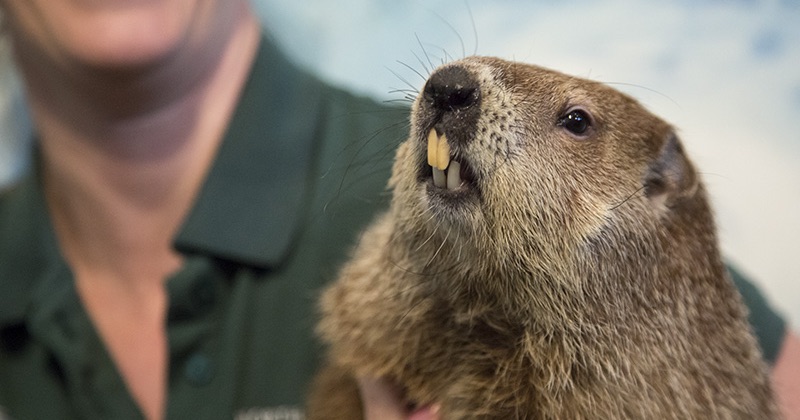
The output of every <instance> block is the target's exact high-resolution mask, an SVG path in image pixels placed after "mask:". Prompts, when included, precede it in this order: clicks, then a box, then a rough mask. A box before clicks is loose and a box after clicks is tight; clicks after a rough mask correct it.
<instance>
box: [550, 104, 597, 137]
mask: <svg viewBox="0 0 800 420" xmlns="http://www.w3.org/2000/svg"><path fill="white" fill-rule="evenodd" d="M558 126H560V127H564V128H565V129H567V130H568V131H569V132H570V133H572V134H575V135H576V136H583V135H585V134H586V133H587V132H588V131H589V128H590V127H591V126H592V118H591V117H590V116H589V113H588V112H586V111H584V110H582V109H571V110H569V111H568V112H567V113H566V114H565V115H564V116H563V117H561V118H559V119H558Z"/></svg>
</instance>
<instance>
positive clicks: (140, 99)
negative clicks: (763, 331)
mask: <svg viewBox="0 0 800 420" xmlns="http://www.w3.org/2000/svg"><path fill="white" fill-rule="evenodd" d="M0 11H1V12H2V14H3V17H4V21H5V25H6V29H7V35H8V36H9V37H10V40H11V42H12V44H13V47H14V53H15V60H16V63H17V65H18V67H19V69H20V71H21V74H22V76H23V80H24V84H25V88H26V93H27V99H28V103H29V105H30V111H31V115H32V118H33V123H34V127H35V137H36V139H35V140H36V141H35V150H34V165H33V168H32V170H31V171H30V173H29V174H27V175H26V177H25V178H23V179H22V180H21V181H20V182H19V183H17V184H16V185H15V186H13V187H11V188H10V189H9V190H8V191H5V192H4V193H3V194H2V197H1V198H0V417H2V416H3V415H7V416H9V417H10V418H14V419H28V418H37V419H38V418H147V419H162V418H214V419H216V418H231V417H235V418H238V419H248V418H281V419H295V418H302V416H303V413H302V404H303V398H304V395H305V390H306V386H307V384H308V382H309V380H310V378H311V377H312V376H313V373H314V370H315V367H316V366H317V363H318V360H317V358H318V354H319V351H318V350H319V349H318V345H317V343H316V342H315V341H314V340H313V337H312V336H313V334H312V330H313V322H314V307H313V305H314V299H315V297H316V296H317V294H318V292H319V289H320V287H321V286H322V285H323V284H324V282H325V281H326V280H329V279H330V278H331V277H332V276H333V275H334V274H335V271H336V267H337V265H338V264H339V263H341V262H342V260H343V259H344V258H346V256H347V250H348V247H349V246H350V245H351V244H352V243H353V240H354V238H355V235H356V234H357V232H358V231H359V229H360V228H361V227H362V226H363V225H364V224H365V223H366V222H368V221H369V220H370V216H371V215H372V214H374V212H375V211H376V209H379V208H382V207H383V206H385V202H386V199H387V195H386V193H383V192H382V191H383V189H384V186H385V182H386V179H387V178H388V174H389V170H390V165H391V157H392V154H393V150H394V148H395V146H396V145H397V144H398V143H399V142H400V141H401V140H403V139H404V137H405V134H406V132H407V128H408V127H407V109H406V108H403V107H390V106H387V105H380V104H377V103H375V102H373V101H372V100H370V99H367V98H363V97H359V96H356V95H353V94H350V93H348V92H346V91H344V90H341V89H337V88H334V87H331V86H329V85H327V84H325V83H323V82H321V81H320V80H318V79H317V78H315V77H314V76H313V75H311V74H309V73H307V72H306V71H304V70H303V69H300V68H298V67H296V66H294V65H293V64H291V63H290V62H289V61H288V60H287V59H286V58H285V57H284V56H283V55H282V54H281V53H280V51H279V50H278V49H277V48H276V46H275V45H274V43H273V42H272V40H271V39H270V37H269V35H267V34H266V33H265V32H264V31H262V28H261V27H260V25H259V23H258V21H257V19H256V18H255V16H254V14H253V12H252V10H251V9H250V6H249V3H248V1H246V0H154V1H147V2H124V1H122V2H121V1H105V2H86V1H84V0H64V1H60V2H53V1H49V0H28V1H24V2H22V1H12V0H0ZM767 313H768V314H771V312H769V311H767ZM768 318H769V319H773V321H775V319H777V321H775V322H777V323H778V324H777V325H778V327H777V328H772V330H775V329H777V330H779V331H780V333H779V334H778V336H777V337H772V338H770V339H768V340H767V342H768V343H771V344H769V345H770V346H772V347H781V350H780V351H779V353H776V354H780V356H779V357H778V362H777V364H776V365H775V377H776V380H777V378H779V377H781V376H780V375H781V372H783V371H784V370H785V369H786V366H788V367H789V369H792V368H796V367H797V360H798V359H800V356H798V354H800V349H798V345H797V340H796V337H795V336H794V335H791V334H790V335H788V337H789V338H786V339H781V336H782V333H783V324H782V323H781V321H780V319H779V318H774V317H772V316H770V315H768ZM771 325H773V327H774V325H775V324H774V323H773V324H771ZM768 330H769V329H768ZM772 330H770V331H772ZM770 340H771V341H770ZM774 343H778V344H777V345H775V344H774ZM780 343H783V344H782V345H781V344H780ZM785 360H788V362H785ZM784 375H785V374H784ZM798 376H800V375H797V376H794V379H795V382H796V379H797V377H798ZM790 379H791V378H790ZM360 388H361V389H362V395H363V396H364V401H365V412H366V413H367V415H368V416H370V417H371V418H381V419H389V418H405V417H407V416H409V415H410V414H411V413H408V412H406V408H405V406H404V405H403V403H402V399H401V397H400V395H399V393H398V392H396V391H395V390H394V388H393V387H392V386H391V384H390V383H389V382H388V381H386V380H384V379H380V378H363V379H362V380H361V382H360ZM779 391H780V388H779ZM413 415H414V416H416V418H417V419H423V418H434V417H435V416H436V408H435V406H434V407H430V408H429V409H427V410H418V411H417V412H415V413H413Z"/></svg>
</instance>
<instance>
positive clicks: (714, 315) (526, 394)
mask: <svg viewBox="0 0 800 420" xmlns="http://www.w3.org/2000/svg"><path fill="white" fill-rule="evenodd" d="M389 187H390V188H391V190H392V191H393V197H392V202H391V206H390V209H389V210H388V211H387V212H386V213H385V214H383V215H381V216H379V217H378V218H377V220H376V221H374V223H373V224H372V225H371V226H370V227H369V228H368V229H367V230H366V231H365V232H364V234H363V235H362V237H361V238H360V242H359V243H358V245H357V247H356V249H355V251H354V253H353V254H352V258H351V259H350V260H349V262H348V263H347V264H346V265H345V266H344V267H343V269H342V271H341V274H340V276H339V278H338V280H337V281H336V282H334V283H333V284H332V285H331V286H330V287H329V288H328V289H327V290H326V291H325V292H324V295H323V297H322V299H321V315H322V318H321V321H320V322H319V326H318V332H319V334H320V336H321V338H322V340H323V341H324V342H325V343H326V344H327V345H328V347H329V352H328V359H327V367H325V368H324V371H323V372H321V373H320V375H319V378H318V381H317V383H316V388H315V390H314V391H313V394H312V397H311V398H310V402H309V413H308V414H309V418H311V419H337V418H348V419H350V418H358V417H359V416H360V401H359V399H358V392H357V387H356V386H355V382H354V381H353V378H355V377H359V376H368V377H382V378H388V379H389V380H391V381H392V382H394V383H396V384H398V386H400V387H401V389H402V390H403V392H404V395H405V397H406V398H407V401H408V402H409V404H418V405H425V404H432V403H436V404H439V405H440V406H441V411H440V414H441V416H442V418H444V419H770V418H775V417H776V416H777V414H776V413H777V411H776V408H775V404H774V402H773V397H772V392H771V390H770V385H769V378H768V371H767V368H766V366H765V363H764V362H763V360H762V356H761V354H760V351H759V349H758V346H757V343H756V341H755V339H754V337H753V335H752V333H751V330H750V327H749V325H748V323H747V320H746V309H745V308H744V306H743V304H742V301H741V298H740V296H739V294H738V292H737V290H736V289H735V287H734V285H733V284H732V282H731V280H730V279H729V276H728V273H727V271H726V268H725V265H724V264H723V261H722V259H721V257H720V252H719V250H718V246H717V238H716V233H715V227H714V220H713V216H712V211H711V209H710V206H709V202H708V199H707V197H706V190H705V188H704V186H703V184H702V182H701V179H700V175H699V173H698V172H697V171H696V169H695V168H694V166H693V164H692V163H691V162H690V160H689V159H688V158H687V155H686V153H685V151H684V149H683V147H682V146H681V142H680V140H679V138H678V136H677V135H676V132H675V129H674V128H673V127H671V126H670V125H669V124H667V123H666V122H664V121H662V120H661V119H660V118H658V117H656V116H655V115H653V114H651V113H650V112H648V111H647V110H645V109H644V107H643V106H641V105H640V104H639V103H637V102H636V101H635V100H634V99H632V98H630V97H628V96H626V95H625V94H622V93H620V92H618V91H616V90H614V89H612V88H610V87H608V86H606V85H603V84H601V83H597V82H593V81H589V80H584V79H581V78H576V77H572V76H568V75H565V74H561V73H558V72H555V71H551V70H547V69H543V68H540V67H537V66H533V65H528V64H521V63H514V62H508V61H504V60H500V59H496V58H488V57H469V58H466V59H463V60H460V61H456V62H453V63H450V64H446V65H444V66H442V67H440V68H439V69H437V70H436V71H434V72H433V74H432V75H431V76H430V78H429V79H428V81H427V82H426V84H425V86H424V89H423V90H422V92H421V93H420V94H419V96H418V98H417V99H416V101H415V103H414V105H413V109H412V115H411V132H410V137H409V138H408V140H407V141H405V142H404V143H403V144H402V145H401V146H400V148H399V149H398V151H397V155H396V160H395V163H394V167H393V173H392V177H391V179H390V181H389Z"/></svg>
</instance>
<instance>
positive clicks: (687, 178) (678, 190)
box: [644, 133, 698, 206]
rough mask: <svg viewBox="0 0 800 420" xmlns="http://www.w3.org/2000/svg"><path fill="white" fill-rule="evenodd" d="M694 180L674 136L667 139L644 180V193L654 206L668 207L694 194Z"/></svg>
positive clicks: (695, 184)
mask: <svg viewBox="0 0 800 420" xmlns="http://www.w3.org/2000/svg"><path fill="white" fill-rule="evenodd" d="M697 183H698V177H697V173H696V172H695V170H694V167H693V166H692V163H691V162H690V161H689V159H688V158H687V157H686V153H684V151H683V146H681V142H680V140H679V139H678V136H677V135H675V133H670V134H669V135H667V137H666V139H665V141H664V144H663V145H662V146H661V150H660V151H659V153H658V156H657V157H656V159H655V160H654V161H653V162H651V163H650V167H649V168H648V170H647V173H646V174H645V177H644V193H645V195H646V196H647V197H648V198H650V200H651V201H653V202H654V203H655V204H658V205H666V206H670V205H672V204H673V203H674V202H675V201H676V200H678V199H680V198H681V197H686V196H690V195H692V194H694V192H695V191H696V190H697Z"/></svg>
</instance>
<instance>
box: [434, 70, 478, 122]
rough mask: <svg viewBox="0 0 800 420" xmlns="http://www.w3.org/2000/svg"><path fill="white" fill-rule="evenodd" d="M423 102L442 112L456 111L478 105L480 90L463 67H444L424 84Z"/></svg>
mask: <svg viewBox="0 0 800 420" xmlns="http://www.w3.org/2000/svg"><path fill="white" fill-rule="evenodd" d="M423 95H424V98H425V100H427V101H428V102H429V103H430V104H432V105H433V107H434V108H437V109H440V110H442V111H456V110H458V109H461V108H467V107H469V106H471V105H474V104H476V103H478V101H479V100H480V89H478V82H477V81H476V80H475V78H474V77H473V76H472V75H471V74H470V73H469V72H468V71H467V70H466V69H464V68H463V67H459V66H451V67H445V68H443V69H440V70H438V71H436V72H435V73H433V74H432V75H431V77H430V78H429V79H428V82H427V83H425V88H424V90H423Z"/></svg>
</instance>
